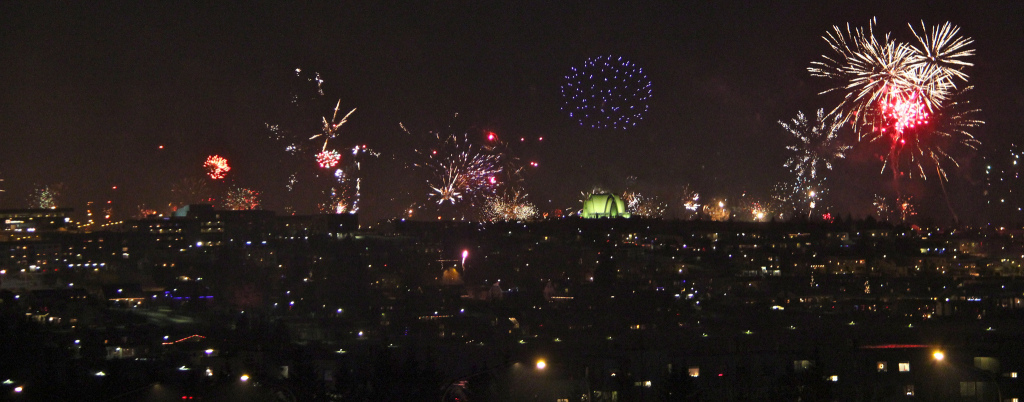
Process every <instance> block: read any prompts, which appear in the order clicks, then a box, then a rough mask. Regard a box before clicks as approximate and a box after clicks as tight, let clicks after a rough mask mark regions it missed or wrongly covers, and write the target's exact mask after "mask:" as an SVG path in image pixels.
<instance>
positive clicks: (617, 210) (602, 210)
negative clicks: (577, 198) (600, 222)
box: [580, 194, 629, 219]
mask: <svg viewBox="0 0 1024 402" xmlns="http://www.w3.org/2000/svg"><path fill="white" fill-rule="evenodd" d="M580 216H581V217H583V218H586V219H593V218H628V217H629V213H627V212H626V203H625V202H623V201H622V198H619V196H617V195H615V194H591V195H590V197H588V198H587V200H586V201H584V202H583V210H582V211H580Z"/></svg>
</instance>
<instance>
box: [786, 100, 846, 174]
mask: <svg viewBox="0 0 1024 402" xmlns="http://www.w3.org/2000/svg"><path fill="white" fill-rule="evenodd" d="M840 119H841V117H839V116H838V115H833V116H826V115H825V110H824V109H818V113H817V115H816V119H815V121H814V122H811V121H809V120H808V119H807V116H805V115H804V113H803V112H797V114H796V117H795V118H793V120H792V121H791V122H789V123H787V122H784V121H780V122H779V124H780V125H782V128H784V129H785V130H786V131H788V132H789V133H790V134H792V135H793V136H794V137H796V138H797V140H798V141H799V142H798V143H797V144H796V145H789V146H787V147H786V149H788V150H790V151H793V152H795V153H796V155H793V156H790V157H789V159H787V160H786V163H785V165H784V166H785V167H788V168H790V169H791V170H792V171H793V173H795V174H796V175H797V177H803V178H808V179H812V180H813V179H817V178H818V177H819V176H820V174H819V171H821V170H822V168H824V169H827V170H832V162H833V161H834V160H836V159H842V158H845V157H846V151H848V150H849V149H850V148H852V147H851V146H849V145H844V144H842V143H840V142H839V139H838V137H839V135H838V134H839V128H840V127H841V125H840V123H839V120H840ZM822 173H823V172H822Z"/></svg>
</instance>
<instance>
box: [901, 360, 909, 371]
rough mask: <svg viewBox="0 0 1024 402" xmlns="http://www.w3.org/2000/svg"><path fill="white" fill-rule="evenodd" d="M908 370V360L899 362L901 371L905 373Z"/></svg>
mask: <svg viewBox="0 0 1024 402" xmlns="http://www.w3.org/2000/svg"><path fill="white" fill-rule="evenodd" d="M908 371H910V363H908V362H902V363H900V372H901V373H906V372H908Z"/></svg>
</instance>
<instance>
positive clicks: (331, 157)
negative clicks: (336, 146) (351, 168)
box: [316, 149, 341, 169]
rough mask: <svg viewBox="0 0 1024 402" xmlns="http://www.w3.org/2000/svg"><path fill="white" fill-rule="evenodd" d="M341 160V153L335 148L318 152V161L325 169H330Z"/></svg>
mask: <svg viewBox="0 0 1024 402" xmlns="http://www.w3.org/2000/svg"><path fill="white" fill-rule="evenodd" d="M339 162H341V154H340V153H338V151H335V150H333V149H332V150H323V151H321V152H320V153H318V154H316V163H317V164H319V165H320V167H322V168H324V169H330V168H332V167H335V166H337V165H338V163H339Z"/></svg>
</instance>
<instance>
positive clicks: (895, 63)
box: [808, 19, 982, 181]
mask: <svg viewBox="0 0 1024 402" xmlns="http://www.w3.org/2000/svg"><path fill="white" fill-rule="evenodd" d="M910 31H911V34H912V35H913V37H914V39H915V40H916V44H912V43H904V42H899V41H896V40H895V39H893V37H892V35H890V34H886V35H884V36H883V37H882V38H879V37H878V36H876V34H875V21H874V20H873V19H872V20H871V21H870V22H869V24H868V27H867V28H866V29H865V28H856V29H851V28H850V27H849V25H847V27H846V29H845V30H843V29H841V28H839V27H833V29H832V31H830V32H829V33H827V34H826V35H825V36H824V37H823V38H824V39H825V42H826V43H828V45H829V47H830V48H831V49H832V51H833V54H832V55H825V56H822V58H823V59H822V60H821V61H815V62H812V63H811V66H810V67H809V68H808V70H809V71H810V73H811V75H813V76H817V77H823V78H827V79H829V80H832V81H833V82H834V83H835V85H834V86H833V87H832V88H830V89H828V90H826V91H824V92H823V93H829V92H840V93H842V94H843V99H842V101H840V103H839V104H838V105H837V106H836V108H835V109H833V111H832V112H831V113H830V114H831V115H833V116H836V120H837V121H839V122H842V123H850V125H851V127H853V129H854V130H855V131H856V132H857V134H858V138H860V139H864V138H867V139H868V140H870V141H872V142H884V143H886V144H888V145H889V150H888V153H887V155H886V156H885V157H884V160H885V165H886V166H888V167H889V168H890V169H891V170H892V172H893V176H894V177H898V176H899V175H900V174H901V173H903V172H902V171H901V168H903V167H905V166H912V167H914V168H916V171H917V172H916V173H918V174H919V175H920V176H921V178H923V179H927V175H926V174H925V171H926V169H930V167H927V168H926V166H923V165H922V164H921V163H922V162H925V163H927V164H934V165H935V170H936V172H937V174H938V176H939V177H940V179H941V180H945V179H946V173H945V170H944V169H943V168H942V166H941V164H942V162H943V161H952V162H953V164H954V165H956V161H955V160H954V159H953V157H951V156H950V155H949V153H948V150H947V148H945V146H953V145H967V146H968V147H971V148H973V147H974V146H975V145H976V144H977V143H978V142H977V140H975V139H974V137H973V136H972V135H970V134H969V133H968V131H967V130H968V129H970V128H973V127H977V126H979V125H981V124H982V122H981V121H980V120H977V119H975V118H974V117H973V115H974V113H975V112H977V110H976V109H975V110H970V109H966V108H964V104H965V102H964V101H962V100H960V99H961V98H962V97H963V94H964V90H965V89H969V87H965V88H963V89H961V88H960V87H961V86H965V84H966V82H967V79H968V76H967V74H966V73H965V71H964V70H965V68H967V67H970V66H972V65H973V64H972V63H970V62H968V61H966V59H967V58H969V57H971V56H974V49H972V48H970V47H969V46H970V45H971V44H972V43H973V40H972V39H970V38H967V37H962V36H959V31H960V29H959V28H958V27H956V26H955V25H952V24H950V23H948V22H947V23H945V24H943V25H939V26H935V27H933V28H932V29H931V30H930V31H929V30H928V29H927V27H925V25H924V23H923V22H922V24H921V31H920V32H918V31H917V30H916V29H914V27H913V26H910ZM840 116H842V117H840ZM935 120H944V122H938V123H937V122H935ZM901 159H906V160H907V163H906V164H901V162H900V160H901ZM886 166H883V168H882V169H883V171H884V169H885V168H886ZM910 173H911V175H912V176H913V174H914V173H915V172H914V171H913V170H911V171H910ZM941 180H940V181H941Z"/></svg>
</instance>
